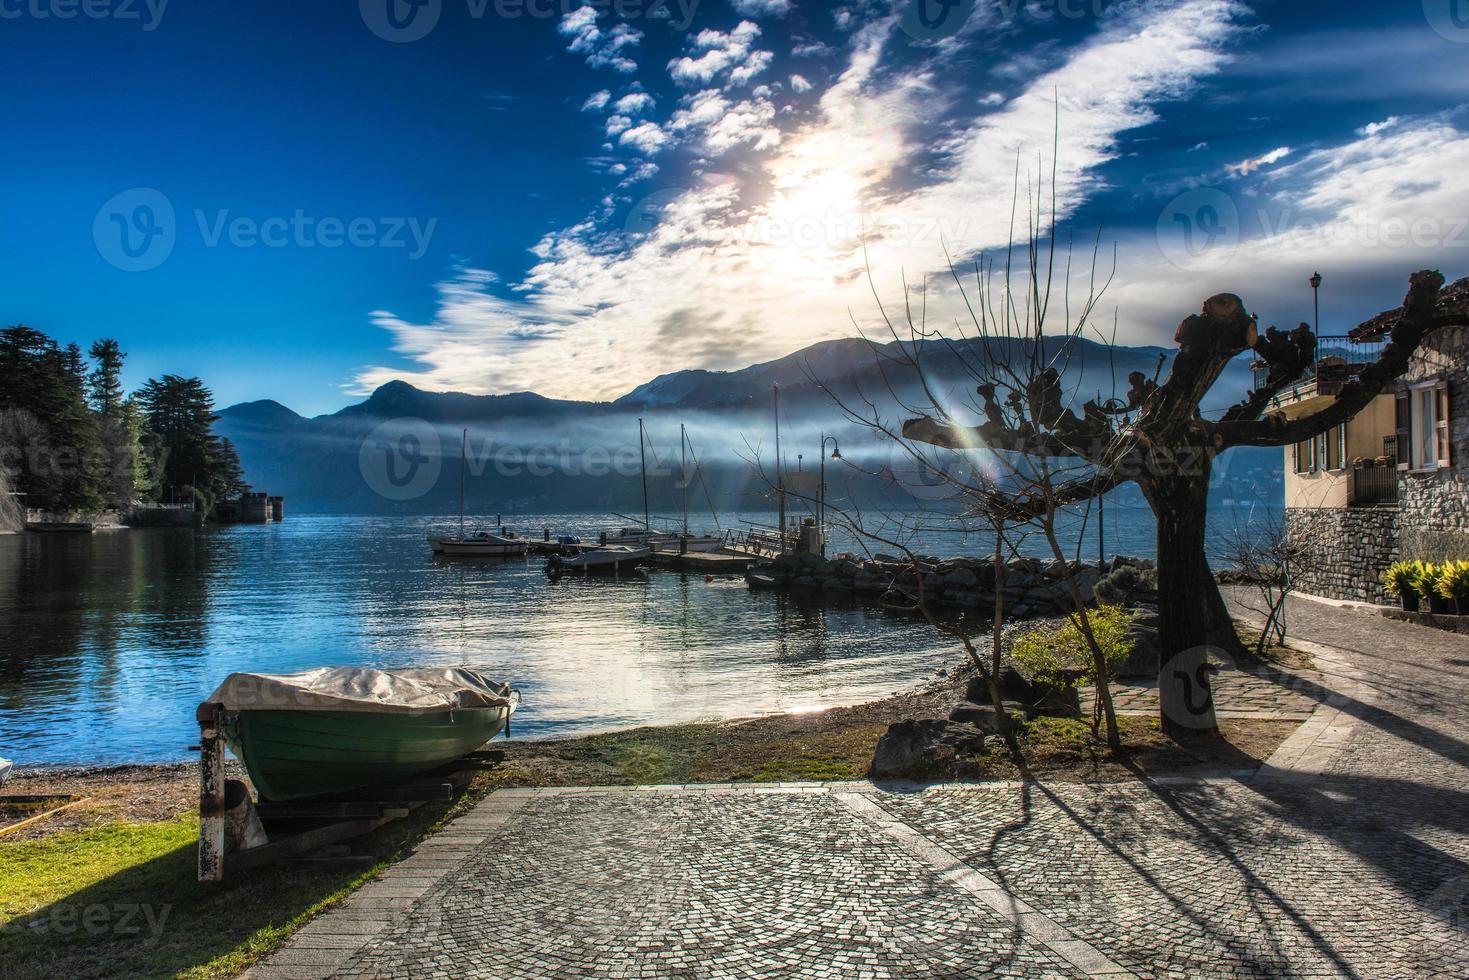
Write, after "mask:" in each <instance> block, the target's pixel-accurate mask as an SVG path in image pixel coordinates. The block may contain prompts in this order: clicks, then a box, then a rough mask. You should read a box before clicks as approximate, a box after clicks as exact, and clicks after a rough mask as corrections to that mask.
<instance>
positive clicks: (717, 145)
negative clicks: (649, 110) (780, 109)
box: [668, 88, 781, 157]
mask: <svg viewBox="0 0 1469 980" xmlns="http://www.w3.org/2000/svg"><path fill="white" fill-rule="evenodd" d="M685 103H686V105H685V107H684V108H682V109H679V110H678V111H677V112H675V113H674V114H673V116H672V117H670V118H669V120H668V128H669V130H670V131H671V132H673V133H675V134H677V135H678V136H680V137H682V138H685V139H694V140H696V141H697V143H698V147H699V150H700V152H702V153H704V154H706V155H708V156H714V157H717V156H720V155H722V154H724V153H727V152H728V151H730V150H732V149H734V148H735V147H737V146H749V147H750V148H751V149H754V150H757V151H758V150H768V149H770V148H772V147H774V146H776V145H777V144H779V143H780V139H781V134H780V130H779V129H777V128H776V127H775V126H774V125H773V123H774V120H775V106H774V104H772V103H771V102H770V101H769V100H768V99H760V98H752V99H747V100H744V101H742V102H731V101H730V100H729V99H726V98H725V97H724V96H723V95H722V94H721V93H720V92H719V90H718V89H712V88H710V89H704V90H702V91H700V92H698V93H696V94H694V95H693V96H692V97H690V98H688V99H685Z"/></svg>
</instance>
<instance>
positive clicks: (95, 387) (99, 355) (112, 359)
mask: <svg viewBox="0 0 1469 980" xmlns="http://www.w3.org/2000/svg"><path fill="white" fill-rule="evenodd" d="M88 353H89V354H91V355H92V360H94V361H96V362H97V367H96V369H95V370H94V371H93V372H92V373H91V374H90V375H88V376H87V384H88V386H89V389H90V390H89V394H90V396H91V401H92V410H93V411H95V412H96V413H98V414H99V415H105V416H108V417H109V418H111V417H116V416H117V415H118V414H119V413H120V412H121V411H122V404H123V390H122V362H123V361H124V360H126V359H127V355H126V354H124V353H123V352H122V347H121V346H120V345H119V344H118V342H117V341H115V340H113V339H111V338H110V337H104V338H102V339H101V340H99V341H97V342H96V343H94V344H93V345H92V347H91V349H90V350H89V351H88Z"/></svg>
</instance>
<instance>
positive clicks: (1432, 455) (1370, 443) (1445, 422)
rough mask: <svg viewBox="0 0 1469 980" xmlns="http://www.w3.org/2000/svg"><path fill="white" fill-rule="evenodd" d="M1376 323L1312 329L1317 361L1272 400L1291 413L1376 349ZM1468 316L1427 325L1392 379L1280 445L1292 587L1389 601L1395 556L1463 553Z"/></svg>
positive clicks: (1310, 404)
mask: <svg viewBox="0 0 1469 980" xmlns="http://www.w3.org/2000/svg"><path fill="white" fill-rule="evenodd" d="M1385 342H1386V336H1385V332H1378V333H1373V332H1370V331H1361V330H1360V329H1359V331H1358V332H1354V333H1353V334H1351V335H1348V336H1346V337H1321V338H1319V340H1318V344H1317V362H1316V365H1315V366H1314V368H1313V369H1312V370H1311V371H1309V372H1308V374H1307V376H1306V377H1305V378H1303V379H1302V380H1301V381H1300V382H1298V383H1297V384H1295V385H1294V386H1293V387H1291V388H1290V389H1288V390H1287V391H1285V392H1282V393H1281V395H1280V396H1279V398H1278V399H1277V400H1276V403H1275V406H1274V408H1273V409H1272V410H1273V411H1278V412H1282V413H1284V414H1287V415H1291V416H1295V415H1300V414H1304V413H1306V412H1310V411H1313V410H1314V409H1315V408H1317V407H1319V406H1320V405H1321V404H1322V403H1323V402H1324V401H1325V400H1326V399H1329V398H1330V397H1332V396H1334V395H1335V394H1336V393H1337V392H1338V391H1339V390H1340V389H1341V385H1342V384H1343V383H1344V382H1345V381H1346V380H1348V379H1349V378H1351V377H1352V376H1353V375H1354V374H1355V373H1356V372H1357V371H1360V370H1361V368H1362V366H1363V365H1366V364H1369V363H1371V362H1373V361H1375V360H1376V359H1377V357H1378V356H1379V355H1380V354H1381V352H1382V348H1383V346H1384V344H1385ZM1466 446H1469V328H1464V327H1446V328H1443V329H1440V330H1438V331H1435V332H1434V333H1432V334H1430V335H1429V337H1428V339H1427V340H1425V341H1424V343H1423V345H1422V346H1421V347H1420V348H1419V350H1418V352H1417V353H1416V354H1415V355H1414V357H1413V360H1412V361H1411V363H1410V364H1409V368H1408V371H1407V372H1406V373H1405V374H1404V375H1403V377H1402V378H1401V379H1400V380H1399V382H1398V384H1397V387H1396V389H1395V390H1390V391H1386V392H1384V393H1383V394H1381V395H1379V396H1378V397H1377V398H1376V399H1374V400H1373V402H1372V403H1371V404H1370V405H1368V406H1367V408H1366V409H1364V410H1363V411H1362V412H1361V413H1360V414H1358V415H1357V416H1356V417H1355V418H1353V419H1352V420H1351V421H1350V422H1348V423H1347V424H1345V425H1342V426H1338V427H1337V428H1336V429H1333V430H1332V431H1331V432H1328V433H1327V434H1325V435H1322V436H1318V437H1317V438H1315V439H1312V440H1309V441H1307V442H1303V443H1299V444H1297V445H1294V446H1287V447H1286V449H1285V505H1286V527H1287V533H1288V534H1289V535H1290V537H1291V540H1292V543H1293V544H1295V545H1296V546H1297V547H1298V549H1299V553H1300V554H1301V555H1302V556H1303V557H1302V558H1301V559H1300V560H1298V561H1297V564H1296V567H1295V568H1294V569H1293V572H1294V576H1295V580H1296V583H1297V588H1298V589H1299V590H1300V591H1302V592H1306V593H1310V594H1313V595H1320V596H1326V597H1328V598H1333V599H1351V600H1356V601H1361V602H1381V603H1387V602H1392V601H1393V599H1392V597H1390V596H1389V595H1387V594H1386V592H1385V591H1384V589H1383V587H1382V573H1383V571H1384V570H1385V569H1386V568H1387V566H1388V565H1390V564H1392V563H1393V562H1394V561H1397V560H1398V559H1399V558H1423V559H1427V560H1430V561H1442V560H1444V559H1447V558H1459V559H1464V558H1469V460H1466V457H1465V454H1464V449H1465V447H1466Z"/></svg>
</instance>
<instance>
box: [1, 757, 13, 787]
mask: <svg viewBox="0 0 1469 980" xmlns="http://www.w3.org/2000/svg"><path fill="white" fill-rule="evenodd" d="M12 768H13V765H12V763H11V761H10V760H9V759H0V786H4V785H5V781H6V780H7V779H9V778H10V770H11V769H12Z"/></svg>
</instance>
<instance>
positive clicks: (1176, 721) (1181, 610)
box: [1142, 454, 1240, 734]
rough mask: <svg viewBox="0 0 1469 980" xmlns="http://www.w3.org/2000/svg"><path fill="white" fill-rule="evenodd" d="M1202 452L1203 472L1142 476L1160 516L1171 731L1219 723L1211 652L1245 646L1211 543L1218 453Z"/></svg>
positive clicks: (1166, 725) (1161, 670)
mask: <svg viewBox="0 0 1469 980" xmlns="http://www.w3.org/2000/svg"><path fill="white" fill-rule="evenodd" d="M1199 458H1200V459H1201V460H1202V463H1201V465H1202V467H1203V470H1204V472H1203V473H1202V474H1199V473H1186V474H1180V475H1167V476H1154V477H1149V478H1147V479H1146V480H1144V481H1142V488H1143V493H1144V494H1145V495H1146V497H1147V499H1148V502H1149V503H1150V504H1151V505H1152V508H1153V513H1154V515H1155V516H1156V517H1157V520H1158V605H1159V613H1160V620H1161V621H1160V624H1159V626H1160V628H1159V639H1160V642H1161V646H1162V652H1161V657H1160V662H1159V666H1158V701H1159V710H1160V713H1161V715H1162V723H1163V730H1164V731H1165V732H1168V733H1169V734H1183V733H1197V732H1217V731H1218V729H1219V725H1218V721H1217V720H1216V718H1215V715H1214V697H1213V687H1212V685H1211V684H1210V676H1211V673H1212V671H1211V668H1210V667H1209V665H1208V654H1209V651H1210V650H1211V649H1218V650H1222V651H1223V652H1225V653H1228V654H1230V655H1233V654H1234V653H1235V652H1237V651H1238V649H1239V648H1240V642H1239V638H1238V636H1237V635H1236V633H1235V631H1234V625H1233V623H1232V621H1231V620H1230V617H1229V612H1228V610H1227V608H1226V607H1225V605H1224V599H1223V597H1222V596H1221V595H1220V594H1219V587H1218V585H1217V584H1216V583H1215V581H1214V576H1213V574H1212V573H1211V572H1210V570H1209V563H1208V559H1207V556H1206V554H1205V550H1204V536H1205V530H1206V527H1207V521H1208V504H1209V469H1210V466H1211V460H1209V458H1208V456H1207V455H1206V454H1200V457H1199Z"/></svg>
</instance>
